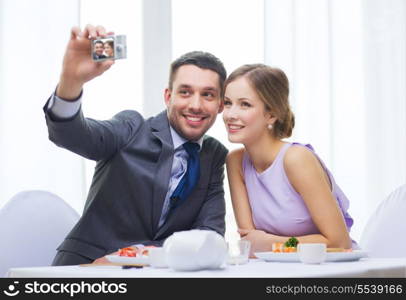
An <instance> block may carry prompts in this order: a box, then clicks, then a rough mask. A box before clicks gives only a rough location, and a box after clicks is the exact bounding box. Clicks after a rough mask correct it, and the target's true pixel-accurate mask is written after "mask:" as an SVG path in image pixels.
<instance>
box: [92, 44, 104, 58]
mask: <svg viewBox="0 0 406 300" xmlns="http://www.w3.org/2000/svg"><path fill="white" fill-rule="evenodd" d="M103 52H104V43H103V42H102V41H95V42H94V52H93V59H102V58H107V56H106V55H104V54H103Z"/></svg>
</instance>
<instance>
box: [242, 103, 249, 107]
mask: <svg viewBox="0 0 406 300" xmlns="http://www.w3.org/2000/svg"><path fill="white" fill-rule="evenodd" d="M241 106H244V107H251V104H249V103H248V102H242V103H241Z"/></svg>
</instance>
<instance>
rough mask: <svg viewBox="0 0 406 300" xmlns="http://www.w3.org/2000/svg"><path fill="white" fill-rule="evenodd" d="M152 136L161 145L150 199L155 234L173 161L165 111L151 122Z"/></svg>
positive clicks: (171, 143) (170, 137)
mask: <svg viewBox="0 0 406 300" xmlns="http://www.w3.org/2000/svg"><path fill="white" fill-rule="evenodd" d="M151 127H152V134H153V135H154V136H155V137H157V138H158V139H159V140H160V142H161V145H162V150H161V154H160V156H159V159H158V162H157V169H156V174H155V181H154V187H153V199H152V207H153V209H152V232H153V233H154V234H155V232H156V231H157V228H158V222H159V218H160V217H161V213H162V207H163V203H164V200H165V196H166V193H167V191H168V184H169V180H170V176H171V170H172V161H173V154H174V149H173V142H172V136H171V132H170V129H169V121H168V117H167V113H166V110H165V111H163V112H161V113H160V114H159V115H157V116H156V117H155V118H154V119H153V120H152V121H151Z"/></svg>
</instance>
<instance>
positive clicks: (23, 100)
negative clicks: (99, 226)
mask: <svg viewBox="0 0 406 300" xmlns="http://www.w3.org/2000/svg"><path fill="white" fill-rule="evenodd" d="M78 20H79V6H78V1H76V0H74V1H72V0H60V1H52V0H37V1H32V0H2V1H0V45H1V48H0V49H1V50H0V51H1V53H0V84H1V86H0V207H1V206H2V205H3V204H4V203H5V202H6V201H7V200H9V199H10V198H11V197H12V196H13V195H15V194H16V193H18V192H20V191H22V190H27V189H44V190H48V191H51V192H53V193H56V194H57V195H59V196H60V197H62V198H63V199H64V200H66V201H68V202H69V203H70V204H71V205H72V206H73V207H74V208H75V209H76V210H77V211H78V212H81V210H82V207H83V203H84V199H85V194H86V191H85V186H84V168H83V161H82V160H81V159H80V158H79V157H78V156H76V155H74V154H71V153H69V152H68V151H66V150H61V149H58V148H57V147H56V146H55V145H54V144H52V143H51V142H50V141H49V140H48V133H47V128H46V125H45V119H44V114H43V112H42V107H43V105H44V104H45V101H46V100H47V98H48V97H49V96H50V94H51V93H52V91H53V90H54V89H55V86H56V84H57V82H58V79H59V73H60V70H61V64H62V56H63V53H64V50H65V46H66V43H67V41H68V38H69V32H70V27H71V26H73V25H75V24H78V23H79V22H78ZM38 209H43V208H38Z"/></svg>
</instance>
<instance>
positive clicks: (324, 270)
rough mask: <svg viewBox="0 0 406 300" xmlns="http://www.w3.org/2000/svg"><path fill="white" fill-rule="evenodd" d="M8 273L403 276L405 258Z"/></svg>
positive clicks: (26, 275)
mask: <svg viewBox="0 0 406 300" xmlns="http://www.w3.org/2000/svg"><path fill="white" fill-rule="evenodd" d="M7 277H17V278H18V277H19V278H41V277H54V278H57V277H78V278H81V277H96V278H107V277H143V278H146V277H147V278H150V277H160V278H163V277H172V278H176V277H181V278H184V277H186V278H203V277H212V278H220V277H251V278H270V277H403V278H406V258H386V259H371V258H367V259H362V260H360V261H353V262H330V263H323V264H321V265H306V264H302V263H292V262H289V263H288V262H283V263H282V262H265V261H262V260H259V259H251V260H250V261H249V263H247V264H244V265H238V266H225V267H224V268H222V269H219V270H202V271H197V272H177V271H174V270H171V269H168V268H164V269H158V268H152V267H144V268H142V269H124V270H123V269H122V268H121V267H117V266H90V267H89V266H86V267H83V266H63V267H33V268H12V269H10V270H9V272H8V274H7Z"/></svg>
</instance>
